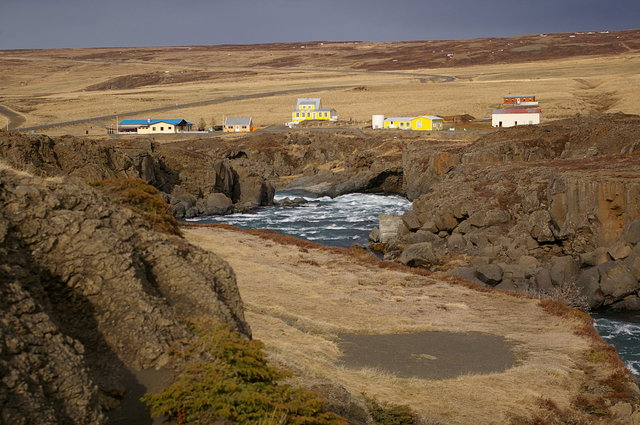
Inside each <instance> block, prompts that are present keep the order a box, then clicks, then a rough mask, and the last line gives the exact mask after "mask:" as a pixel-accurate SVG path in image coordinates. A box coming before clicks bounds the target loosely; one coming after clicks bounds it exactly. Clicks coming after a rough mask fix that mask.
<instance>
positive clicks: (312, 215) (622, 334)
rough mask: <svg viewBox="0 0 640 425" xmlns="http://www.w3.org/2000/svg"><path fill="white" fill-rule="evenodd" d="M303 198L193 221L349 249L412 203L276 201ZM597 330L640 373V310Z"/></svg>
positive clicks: (391, 199)
mask: <svg viewBox="0 0 640 425" xmlns="http://www.w3.org/2000/svg"><path fill="white" fill-rule="evenodd" d="M285 197H289V198H294V197H304V198H305V199H306V200H307V201H308V203H306V204H303V205H301V206H295V207H284V206H274V207H264V208H260V209H259V210H257V211H255V212H252V213H246V214H232V215H227V216H212V217H198V218H195V219H191V220H189V221H196V222H201V223H226V224H232V225H234V226H238V227H242V228H251V229H270V230H274V231H276V232H280V233H283V234H286V235H290V236H296V237H299V238H302V239H307V240H310V241H314V242H319V243H322V244H325V245H332V246H339V247H349V246H351V245H353V244H354V243H366V242H367V236H368V235H369V232H370V231H371V229H372V228H373V227H374V226H376V225H377V222H378V215H379V214H396V215H399V214H402V213H403V212H404V211H407V210H409V209H410V208H411V202H409V201H408V200H406V199H405V198H402V197H400V196H390V195H377V194H358V193H356V194H350V195H343V196H338V197H336V198H333V199H332V198H329V197H321V198H318V197H317V196H314V195H312V194H309V193H305V192H300V191H281V192H278V193H277V194H276V197H275V200H276V201H279V200H282V199H284V198H285ZM593 317H594V320H595V326H596V328H597V329H598V332H600V334H601V335H602V337H603V338H604V339H605V341H607V342H608V343H610V344H612V345H614V346H615V347H616V349H617V350H618V353H619V354H620V357H621V358H622V359H623V360H624V362H625V364H626V365H627V367H628V368H629V369H630V370H631V371H632V372H633V373H634V374H636V375H640V313H636V312H625V313H597V314H593Z"/></svg>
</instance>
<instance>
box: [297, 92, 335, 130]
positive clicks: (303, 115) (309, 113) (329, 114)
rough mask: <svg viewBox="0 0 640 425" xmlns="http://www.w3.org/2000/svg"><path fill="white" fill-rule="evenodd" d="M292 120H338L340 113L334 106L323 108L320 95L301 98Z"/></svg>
mask: <svg viewBox="0 0 640 425" xmlns="http://www.w3.org/2000/svg"><path fill="white" fill-rule="evenodd" d="M291 120H292V121H293V122H294V123H296V124H297V123H299V122H301V121H305V120H325V121H337V120H338V114H337V113H336V110H335V109H333V108H322V107H321V105H320V98H319V97H315V98H299V99H298V100H297V102H296V109H295V110H294V111H293V113H292V114H291Z"/></svg>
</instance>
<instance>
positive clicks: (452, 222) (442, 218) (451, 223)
mask: <svg viewBox="0 0 640 425" xmlns="http://www.w3.org/2000/svg"><path fill="white" fill-rule="evenodd" d="M435 224H436V227H437V228H438V230H440V231H445V232H450V231H451V230H453V229H454V228H455V227H456V226H457V225H458V220H456V218H455V217H454V215H453V214H451V213H448V212H445V213H442V214H439V215H437V216H436V218H435Z"/></svg>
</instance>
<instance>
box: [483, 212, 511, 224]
mask: <svg viewBox="0 0 640 425" xmlns="http://www.w3.org/2000/svg"><path fill="white" fill-rule="evenodd" d="M510 219H511V216H510V215H509V213H508V212H507V211H505V210H499V209H495V210H489V211H487V215H486V217H485V226H486V227H490V226H497V225H500V224H505V223H508V222H509V220H510Z"/></svg>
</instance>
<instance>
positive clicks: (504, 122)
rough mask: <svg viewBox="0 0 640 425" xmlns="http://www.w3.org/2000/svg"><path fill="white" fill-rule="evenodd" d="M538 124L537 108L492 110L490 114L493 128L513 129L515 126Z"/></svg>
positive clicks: (538, 110)
mask: <svg viewBox="0 0 640 425" xmlns="http://www.w3.org/2000/svg"><path fill="white" fill-rule="evenodd" d="M529 124H540V109H539V108H524V109H518V108H510V109H494V110H493V113H492V114H491V125H492V126H493V127H515V126H516V125H529Z"/></svg>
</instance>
